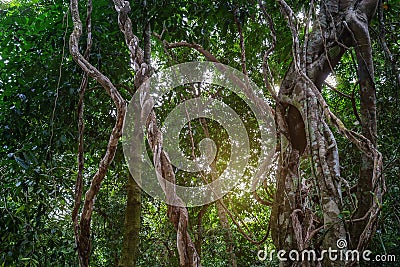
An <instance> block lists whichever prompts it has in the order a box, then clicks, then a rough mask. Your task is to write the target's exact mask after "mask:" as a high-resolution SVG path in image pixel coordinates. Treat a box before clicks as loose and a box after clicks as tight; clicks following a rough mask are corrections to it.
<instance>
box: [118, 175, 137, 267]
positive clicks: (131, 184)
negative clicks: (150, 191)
mask: <svg viewBox="0 0 400 267" xmlns="http://www.w3.org/2000/svg"><path fill="white" fill-rule="evenodd" d="M141 195H142V190H141V188H140V187H139V185H138V184H137V183H136V182H135V180H134V179H133V177H132V176H131V174H130V173H129V175H128V184H127V200H126V209H125V223H124V241H123V246H122V256H121V260H120V263H119V266H121V267H135V266H136V260H137V255H138V247H139V231H140V213H141Z"/></svg>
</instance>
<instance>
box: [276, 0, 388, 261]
mask: <svg viewBox="0 0 400 267" xmlns="http://www.w3.org/2000/svg"><path fill="white" fill-rule="evenodd" d="M278 2H279V3H280V5H281V8H282V12H283V13H284V14H285V15H286V17H287V19H288V22H289V27H290V29H291V31H292V35H293V43H294V44H293V55H294V61H293V63H292V65H291V67H290V69H289V70H288V72H287V73H286V76H285V78H284V80H283V82H282V84H281V87H280V91H279V95H278V97H277V100H278V103H277V108H276V110H277V112H276V119H277V125H278V132H279V133H280V136H281V145H280V150H281V151H280V153H281V156H280V159H279V166H278V172H277V191H276V192H277V193H276V197H275V202H274V205H273V209H272V214H271V226H272V227H271V230H272V238H273V240H274V243H275V245H276V247H277V248H278V249H283V250H285V251H287V252H289V251H290V250H297V251H298V252H299V253H301V251H303V250H305V249H313V250H314V251H316V253H317V257H318V256H319V255H320V253H321V251H322V250H328V249H329V248H331V249H337V241H338V240H345V241H346V240H347V242H349V244H350V246H351V247H352V248H358V249H359V250H360V251H362V250H364V249H365V248H366V245H367V244H368V242H369V240H370V239H371V237H372V235H373V232H374V230H375V228H374V225H375V222H376V218H375V219H373V218H372V214H374V215H376V214H377V213H378V212H379V200H380V198H381V190H380V184H379V182H378V179H379V178H377V176H379V173H380V164H381V162H380V154H379V152H378V151H377V150H376V107H375V88H374V83H373V67H372V56H371V42H370V39H369V33H368V23H369V21H370V19H371V17H372V16H373V14H374V13H375V9H376V5H377V1H376V0H375V1H372V0H366V1H360V2H357V1H340V2H339V1H334V0H332V1H322V3H321V7H320V10H321V11H320V14H319V15H318V21H316V22H315V24H314V28H313V31H312V34H310V35H309V36H308V37H307V38H308V39H306V44H307V45H303V46H302V47H300V42H299V35H298V33H297V26H296V25H295V22H294V21H295V20H294V14H293V13H292V11H291V9H290V7H289V6H288V5H287V4H286V2H285V1H278ZM345 47H354V48H355V50H356V53H357V59H358V77H359V83H360V88H361V89H360V103H361V118H362V121H363V125H362V127H363V130H362V134H363V136H361V135H358V134H355V133H354V132H351V131H348V130H347V129H346V128H345V127H344V125H343V123H341V122H340V120H339V119H338V118H336V116H334V115H333V114H332V113H331V112H330V110H329V108H328V106H327V104H326V103H325V101H324V99H323V97H322V95H321V93H320V91H321V89H322V84H323V82H324V80H325V79H326V77H327V76H328V75H329V74H330V73H331V72H332V71H333V68H334V67H335V66H336V65H337V63H338V62H339V61H340V58H341V57H342V55H343V54H344V52H345V51H346V49H345ZM328 123H330V124H331V125H332V126H335V127H336V128H337V129H338V130H339V132H340V133H341V134H343V135H344V136H345V137H347V138H348V139H350V141H352V142H354V143H355V144H356V145H357V146H358V147H359V148H360V150H361V151H362V153H363V156H362V167H361V173H360V178H359V181H358V188H357V199H358V203H359V206H358V209H357V211H356V217H355V218H362V217H366V218H365V219H363V220H361V219H359V220H357V222H356V223H355V224H354V225H352V224H350V225H347V222H346V221H345V220H344V219H343V216H342V214H341V213H342V209H343V207H342V203H343V199H342V189H341V185H342V184H346V183H347V182H346V181H345V180H344V178H343V177H341V176H340V168H339V156H338V155H339V153H338V148H337V145H336V141H335V137H334V135H333V133H332V131H331V129H330V127H329V126H328ZM306 159H308V160H309V162H310V167H311V170H312V172H311V173H312V174H311V175H309V176H311V177H308V176H304V175H302V172H301V171H300V170H299V168H300V163H301V162H302V160H306ZM373 188H375V189H374V190H375V191H374V192H376V193H377V194H378V195H379V196H378V198H377V200H378V201H375V202H374V201H373V199H372V196H371V191H373ZM348 197H351V196H348ZM319 211H320V212H319ZM368 215H369V216H368ZM349 226H351V227H350V231H349V230H348V228H349ZM286 257H288V256H287V255H286ZM346 264H347V265H352V264H354V262H346V261H345V260H340V259H338V260H336V261H331V260H329V259H327V257H325V258H324V259H323V260H322V261H307V260H305V261H304V260H303V261H301V259H300V260H299V261H298V260H290V259H288V261H286V262H282V265H283V266H300V265H302V266H345V265H346Z"/></svg>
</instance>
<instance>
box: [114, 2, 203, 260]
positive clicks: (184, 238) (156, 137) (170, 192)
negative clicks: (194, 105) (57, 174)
mask: <svg viewBox="0 0 400 267" xmlns="http://www.w3.org/2000/svg"><path fill="white" fill-rule="evenodd" d="M114 4H115V9H116V10H117V12H118V24H119V27H120V29H121V31H122V32H123V33H124V36H125V43H126V44H127V46H128V49H129V51H130V54H131V60H132V62H133V66H134V70H135V71H136V76H135V87H136V88H139V87H140V86H141V85H142V84H143V83H144V82H145V81H146V80H147V79H148V77H149V76H150V73H151V69H150V66H149V65H148V64H146V62H145V60H144V56H145V53H144V51H143V50H142V49H141V48H140V47H139V40H138V38H137V37H136V36H135V35H134V34H133V33H132V23H131V20H130V19H129V17H128V13H129V11H130V5H129V2H128V1H121V0H114ZM147 89H148V88H146V87H145V88H144V91H146V90H147ZM141 96H142V97H141V100H142V101H141V104H142V108H143V106H146V105H148V104H149V101H152V99H151V98H150V97H149V94H148V93H145V92H144V93H143V94H142V95H141ZM146 129H147V130H148V131H147V139H148V142H149V145H150V148H151V150H152V152H153V163H154V167H155V168H156V171H157V172H158V173H160V174H161V175H162V177H163V178H164V179H165V180H167V181H168V182H170V183H171V184H172V185H171V184H168V185H166V184H161V187H162V188H163V190H164V192H165V195H166V197H167V199H168V200H169V201H168V203H177V204H180V205H179V206H172V205H168V211H167V215H168V218H169V220H170V221H171V222H172V224H173V225H174V227H175V230H176V231H177V248H178V253H179V263H180V265H181V266H185V267H189V266H190V267H192V266H201V264H200V257H199V255H198V254H197V251H196V248H195V246H194V243H193V242H192V240H191V238H190V235H189V233H188V222H189V214H188V211H187V209H186V208H185V207H183V202H182V200H181V199H180V198H179V197H178V196H177V195H176V192H175V186H174V185H175V174H174V172H173V169H172V165H171V162H170V161H169V158H168V156H167V154H166V153H165V151H164V150H163V143H162V140H163V139H162V133H161V131H160V130H159V128H158V126H157V119H156V115H155V113H154V111H151V112H150V114H149V116H148V117H147V123H146Z"/></svg>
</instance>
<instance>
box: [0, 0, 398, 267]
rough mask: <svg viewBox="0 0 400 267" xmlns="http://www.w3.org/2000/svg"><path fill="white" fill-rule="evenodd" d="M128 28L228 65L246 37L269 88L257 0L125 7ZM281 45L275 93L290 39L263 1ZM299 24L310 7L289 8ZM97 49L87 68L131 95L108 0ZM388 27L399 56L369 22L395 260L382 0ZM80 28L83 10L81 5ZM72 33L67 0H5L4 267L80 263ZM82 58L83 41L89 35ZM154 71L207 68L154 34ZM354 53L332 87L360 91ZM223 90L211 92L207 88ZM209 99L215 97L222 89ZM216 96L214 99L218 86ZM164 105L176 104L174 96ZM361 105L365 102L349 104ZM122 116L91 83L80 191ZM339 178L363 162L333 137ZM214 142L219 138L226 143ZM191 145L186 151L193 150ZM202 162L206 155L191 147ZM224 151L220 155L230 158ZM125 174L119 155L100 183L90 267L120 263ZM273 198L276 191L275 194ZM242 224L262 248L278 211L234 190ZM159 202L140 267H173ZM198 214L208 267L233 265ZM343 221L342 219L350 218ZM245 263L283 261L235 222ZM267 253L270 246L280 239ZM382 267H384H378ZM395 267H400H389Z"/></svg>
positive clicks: (200, 132) (1, 74)
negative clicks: (74, 215) (262, 257)
mask: <svg viewBox="0 0 400 267" xmlns="http://www.w3.org/2000/svg"><path fill="white" fill-rule="evenodd" d="M131 2H132V3H131V6H132V12H131V13H130V16H131V19H132V21H133V25H134V29H133V31H134V32H135V34H137V35H138V36H139V37H140V38H142V39H143V29H144V27H145V24H146V20H147V19H148V20H149V22H150V24H151V28H152V31H153V32H155V33H156V34H162V39H165V40H167V41H168V42H171V43H172V42H177V41H187V42H189V43H197V44H199V45H201V46H203V47H204V48H205V49H207V50H208V51H210V52H211V53H212V54H213V55H214V56H216V57H217V58H218V59H219V60H220V61H221V62H222V63H224V64H227V65H229V66H231V67H234V68H236V69H239V70H240V69H241V61H240V55H241V49H240V45H239V35H238V30H237V24H240V26H241V27H242V29H243V36H244V37H245V38H244V44H245V46H246V60H247V67H248V73H249V76H250V77H251V79H252V80H253V81H254V82H255V83H257V85H258V86H259V87H260V88H262V89H263V91H264V93H265V95H266V97H267V98H271V96H270V95H269V93H268V92H267V90H266V88H265V86H264V83H263V77H262V71H261V69H262V67H261V66H262V55H263V53H264V51H265V50H266V49H267V48H268V47H269V45H270V40H269V39H268V38H269V36H270V32H269V29H268V27H267V25H266V22H265V20H264V19H263V18H262V16H261V15H260V12H259V10H258V7H257V3H256V1H240V0H234V1H157V0H153V1H147V6H146V7H145V6H144V5H143V2H142V1H131ZM267 2H268V3H267V6H268V9H269V13H270V14H271V15H272V17H273V20H274V23H275V30H276V32H277V36H278V41H277V47H276V48H275V51H274V53H273V54H272V55H271V57H270V66H271V71H272V75H273V78H274V80H275V83H276V84H279V82H280V81H281V80H282V79H283V75H284V73H285V71H286V69H287V68H288V66H289V64H290V63H291V54H290V51H291V41H292V39H291V35H290V32H289V29H288V28H287V26H286V21H285V20H284V19H283V17H282V15H281V14H280V12H279V9H278V7H277V5H276V4H275V3H274V2H272V1H267ZM288 2H290V4H291V6H292V7H293V9H294V10H295V11H296V12H297V14H298V16H299V21H300V22H301V21H302V20H304V11H305V10H307V6H305V5H307V4H303V1H288ZM94 7H95V8H94V11H93V14H92V17H93V19H92V20H93V21H92V24H93V47H92V50H91V54H90V61H91V63H92V64H93V65H95V66H96V67H97V68H98V69H100V70H101V71H102V72H103V73H105V74H106V75H107V76H108V77H109V78H110V79H111V80H112V81H113V82H114V84H117V85H119V89H120V90H121V92H122V93H123V96H124V97H125V98H126V99H127V100H129V99H130V97H131V93H132V91H131V90H132V88H133V81H134V80H133V79H134V73H133V71H132V70H131V68H130V64H129V58H128V53H127V49H126V46H125V44H124V41H123V37H122V34H121V32H120V30H119V28H118V24H117V23H116V21H117V14H116V12H115V10H114V5H113V3H112V2H111V1H105V0H99V1H94ZM378 12H382V14H383V17H384V19H385V25H384V30H385V34H386V36H385V37H386V40H385V42H386V43H387V45H388V46H389V48H390V51H391V53H392V55H391V56H392V57H393V58H392V59H390V58H389V57H388V56H389V55H388V54H387V53H385V51H384V50H383V49H382V45H383V40H382V38H381V37H382V31H383V29H382V27H383V25H380V22H379V20H378V19H377V18H376V19H374V21H373V22H372V25H371V31H372V33H373V36H372V37H373V51H374V64H375V72H376V78H375V79H376V81H375V82H376V87H377V99H378V103H377V108H378V143H379V149H380V151H381V152H382V154H383V156H384V175H385V177H386V183H387V188H388V192H387V195H386V196H385V198H384V205H383V209H382V213H381V215H380V218H379V225H378V230H377V234H376V235H375V237H374V239H373V242H372V243H371V245H370V250H372V251H373V252H374V254H393V255H396V256H397V258H398V260H400V254H399V251H400V228H399V226H400V204H399V203H400V194H399V193H400V182H399V177H400V156H399V155H400V145H399V141H398V140H399V139H400V113H399V112H398V109H399V101H400V99H399V98H400V97H399V94H400V92H399V90H400V85H399V84H398V82H399V81H398V80H396V75H397V76H398V75H399V69H398V66H396V64H395V63H396V62H399V60H400V58H399V55H400V43H399V40H400V24H399V23H398V19H397V14H398V13H399V12H400V7H399V6H398V5H397V4H396V3H395V1H388V2H386V1H384V4H383V5H380V6H379V10H378ZM82 14H83V15H82V16H83V18H82V20H83V21H84V18H85V17H84V16H85V15H84V14H85V12H84V10H82ZM71 31H72V22H71V18H70V14H69V3H68V2H65V1H60V0H54V1H49V0H34V1H28V0H21V1H18V0H13V1H11V2H1V0H0V133H1V139H0V153H1V157H0V173H1V174H0V175H1V177H0V265H1V264H2V266H77V257H76V247H75V242H74V236H73V227H72V222H71V210H72V207H73V194H74V185H75V180H76V175H77V160H76V157H77V144H78V142H77V140H78V130H77V123H78V122H77V103H78V99H79V92H78V89H79V86H80V82H81V79H82V75H83V72H82V71H81V69H80V68H79V67H78V66H77V65H76V64H75V63H74V62H73V60H72V57H71V56H70V55H69V52H68V45H69V44H68V38H69V34H70V32H71ZM81 39H82V40H81V45H82V49H83V48H84V47H85V45H86V43H85V39H86V36H83V37H82V38H81ZM152 60H153V62H154V64H153V65H154V67H155V68H156V69H157V68H165V67H166V66H169V65H173V64H176V63H180V62H186V61H194V60H200V61H202V60H204V57H203V56H202V55H201V54H200V53H198V52H196V51H194V50H192V49H190V48H183V47H182V48H177V49H174V50H166V49H164V47H163V43H162V41H160V40H159V39H158V38H157V37H156V36H153V37H152ZM354 64H355V63H354V55H353V54H352V53H351V52H347V53H346V54H345V56H344V57H343V60H342V61H341V63H340V64H339V66H338V67H337V70H336V72H335V76H334V78H333V80H334V81H335V83H336V84H334V86H335V87H336V88H337V89H338V90H340V91H341V92H343V93H344V94H346V95H349V96H351V95H353V96H354V95H355V96H356V97H355V99H357V94H358V93H357V82H356V78H355V77H354V76H353V75H354V72H353V70H354V68H355V66H354ZM213 90H215V91H217V89H215V88H214V89H213ZM215 91H214V92H215ZM211 93H212V91H211ZM323 94H324V96H325V97H326V99H327V101H328V103H329V104H330V106H331V107H332V110H333V111H334V112H335V114H337V115H338V116H339V117H340V118H341V119H342V121H343V122H344V123H345V124H346V125H347V127H348V128H350V129H353V130H359V129H360V126H359V123H358V121H357V120H356V119H355V116H354V112H353V106H352V105H353V103H352V101H351V99H348V98H346V97H343V96H342V95H340V94H338V93H337V92H335V91H332V90H331V89H329V88H328V87H325V88H324V91H323ZM168 97H169V98H168ZM190 97H192V94H191V93H190V90H188V89H187V88H181V89H180V90H178V91H177V93H176V94H174V95H169V96H167V98H166V99H165V103H166V104H165V105H163V106H162V107H160V108H158V109H157V114H158V115H159V119H160V120H161V122H162V120H163V118H164V117H165V116H166V114H168V112H169V110H171V109H173V108H174V106H176V105H177V103H180V102H182V101H184V100H185V99H187V98H190ZM219 97H220V99H221V100H223V101H224V102H225V103H228V104H229V106H231V107H235V109H236V111H237V113H238V114H244V115H243V117H242V120H243V121H244V122H245V126H246V129H247V130H248V132H249V133H250V134H249V136H250V140H254V141H252V142H251V147H252V151H253V152H252V158H251V160H250V161H253V164H254V162H255V161H256V158H257V155H258V154H257V153H259V151H258V150H257V149H258V148H257V141H256V140H257V137H258V135H259V133H257V132H255V130H254V129H257V125H256V122H255V120H254V118H253V117H252V116H251V115H247V114H248V113H249V112H248V109H247V107H246V106H245V104H244V103H243V101H241V100H240V98H238V97H237V96H235V95H231V94H230V93H229V92H225V91H223V90H222V91H221V92H220V95H219ZM354 104H355V105H356V107H358V105H359V103H358V102H357V100H355V103H354ZM113 111H114V107H113V105H112V101H111V100H110V98H109V96H108V95H107V93H106V92H105V91H104V90H103V89H102V88H101V87H99V86H98V84H96V83H95V82H93V81H90V82H89V89H88V91H87V92H86V95H85V113H84V119H85V136H84V138H85V177H84V178H85V182H84V183H85V186H86V187H87V186H88V184H89V183H90V177H91V176H92V175H93V173H94V172H95V171H96V169H97V167H98V163H99V160H100V158H101V157H102V155H103V153H104V151H105V148H106V146H107V141H108V137H109V133H110V131H111V128H112V126H113V123H114V120H115V114H114V113H113ZM207 125H208V127H209V130H210V131H209V134H210V136H211V137H214V139H215V140H226V132H224V131H223V130H221V127H220V126H219V125H218V124H217V123H213V122H212V121H208V123H207ZM193 129H194V131H197V133H196V135H195V140H194V141H195V142H194V143H196V144H197V143H198V141H199V140H201V139H202V138H204V137H205V132H204V127H202V124H201V123H200V122H193V124H192V125H191V130H193ZM185 130H186V132H184V133H182V136H181V138H182V139H181V141H182V146H183V149H184V151H186V153H187V154H188V156H190V155H191V153H192V151H191V149H192V148H191V147H190V146H189V145H188V144H190V142H188V141H190V132H189V127H186V128H185ZM337 138H338V144H339V151H340V158H341V162H342V166H341V168H342V174H343V176H344V177H346V179H348V180H349V181H350V183H351V182H352V181H354V180H355V176H357V175H358V172H359V169H360V164H361V163H360V153H359V152H358V150H357V149H356V148H355V147H353V146H352V145H351V144H350V143H349V142H347V141H345V140H343V139H341V138H340V136H339V135H338V136H337ZM218 142H219V143H218ZM218 142H217V145H218V147H221V148H222V149H221V151H222V152H221V154H220V155H219V157H220V158H222V160H221V161H220V162H218V163H217V171H221V170H222V169H223V168H224V166H225V164H226V162H224V160H225V161H226V160H227V158H228V157H229V153H227V152H226V151H229V146H230V144H229V142H226V141H218ZM185 144H186V147H185ZM194 152H195V153H198V150H196V151H194ZM225 152H226V153H225ZM127 175H128V169H127V167H126V164H125V161H124V158H123V153H122V148H121V147H119V148H118V151H117V155H116V158H115V159H114V161H113V163H112V165H111V168H110V169H109V171H108V174H107V177H106V179H105V180H104V182H103V183H102V187H101V191H100V193H99V195H98V196H97V199H96V204H95V209H94V211H95V212H94V217H93V221H92V238H93V248H92V257H91V265H92V266H113V265H114V266H115V265H116V264H117V263H118V260H119V257H120V254H121V244H122V234H123V222H124V208H125V204H126V202H125V201H126V189H125V186H126V181H127ZM177 175H178V176H179V179H178V181H179V182H180V183H182V184H185V183H190V182H196V183H197V182H200V181H201V180H200V177H193V176H192V175H191V174H190V173H184V172H177ZM272 190H273V188H272ZM225 202H226V205H227V206H228V207H229V209H230V210H231V212H232V214H233V215H234V217H235V218H236V221H237V222H239V223H240V225H241V226H242V228H244V229H245V231H246V232H247V233H248V234H249V235H250V236H251V237H252V238H253V239H257V240H260V239H261V238H262V237H263V236H264V235H265V234H266V233H267V231H269V230H268V229H267V226H268V221H269V215H270V208H269V207H266V206H260V205H258V204H257V203H256V202H255V200H254V199H253V198H252V196H251V195H247V194H243V193H242V192H241V191H240V188H239V189H236V190H234V192H232V193H231V194H229V195H228V196H227V197H226V198H225ZM166 212H167V207H166V205H165V204H164V203H161V202H159V201H158V200H155V199H152V198H151V197H149V196H147V195H146V194H144V193H143V199H142V217H141V230H140V245H139V258H138V262H137V265H138V266H178V265H179V258H178V252H177V250H176V244H175V241H176V232H175V230H174V228H173V226H172V224H171V223H170V222H169V221H168V218H167V217H166V215H165V214H166ZM200 212H202V208H201V207H194V208H189V214H190V227H189V228H190V233H191V234H192V236H198V237H201V240H202V242H201V243H202V244H201V248H202V250H201V258H202V264H203V265H204V266H227V264H228V262H229V259H228V255H227V253H226V246H227V244H226V242H225V238H224V234H225V233H224V229H222V228H221V227H220V224H219V215H218V211H217V208H216V205H214V204H212V205H210V206H209V207H208V208H207V209H206V210H205V213H204V214H203V215H202V220H200V223H199V221H198V218H199V214H200ZM344 216H346V214H344ZM229 222H230V225H231V229H232V233H233V243H234V244H233V245H234V247H235V253H236V257H237V264H238V266H265V265H266V264H271V266H274V265H275V264H276V263H265V262H260V261H259V260H258V259H257V251H258V250H259V249H263V245H254V244H252V243H250V242H248V241H247V240H246V239H245V238H244V237H243V235H242V234H241V233H240V232H239V231H238V229H237V226H236V225H235V224H234V223H233V222H232V220H231V219H229ZM265 244H267V245H268V246H270V247H272V246H273V245H272V241H271V240H270V239H267V240H266V242H265ZM382 266H384V265H382ZM385 266H395V265H389V264H388V265H385Z"/></svg>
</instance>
